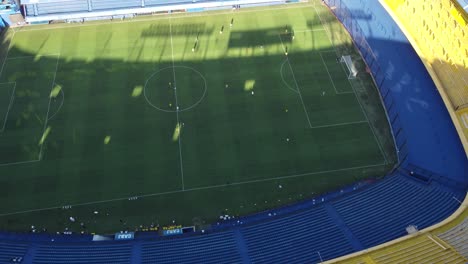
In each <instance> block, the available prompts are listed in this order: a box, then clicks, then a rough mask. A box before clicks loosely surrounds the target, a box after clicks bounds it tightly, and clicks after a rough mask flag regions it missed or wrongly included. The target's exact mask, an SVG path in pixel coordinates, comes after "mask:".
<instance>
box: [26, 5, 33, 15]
mask: <svg viewBox="0 0 468 264" xmlns="http://www.w3.org/2000/svg"><path fill="white" fill-rule="evenodd" d="M24 10H25V12H26V15H27V16H34V5H25V6H24Z"/></svg>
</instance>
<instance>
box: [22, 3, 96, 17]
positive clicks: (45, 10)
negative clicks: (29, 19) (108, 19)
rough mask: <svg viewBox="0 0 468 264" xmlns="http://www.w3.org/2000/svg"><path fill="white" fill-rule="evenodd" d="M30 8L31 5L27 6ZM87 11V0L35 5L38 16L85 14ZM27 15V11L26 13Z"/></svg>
mask: <svg viewBox="0 0 468 264" xmlns="http://www.w3.org/2000/svg"><path fill="white" fill-rule="evenodd" d="M29 6H31V7H32V5H28V8H29ZM86 11H88V1H87V0H73V1H63V2H60V3H39V4H37V13H38V15H47V14H57V13H70V12H86ZM28 14H29V11H28Z"/></svg>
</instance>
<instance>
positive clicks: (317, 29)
mask: <svg viewBox="0 0 468 264" xmlns="http://www.w3.org/2000/svg"><path fill="white" fill-rule="evenodd" d="M315 31H325V29H324V28H316V29H301V30H294V33H302V32H315Z"/></svg>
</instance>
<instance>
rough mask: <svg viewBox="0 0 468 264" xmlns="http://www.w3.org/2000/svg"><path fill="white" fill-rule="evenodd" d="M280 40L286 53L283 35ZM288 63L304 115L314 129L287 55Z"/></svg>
mask: <svg viewBox="0 0 468 264" xmlns="http://www.w3.org/2000/svg"><path fill="white" fill-rule="evenodd" d="M278 38H279V39H280V41H281V47H282V48H283V52H285V53H286V48H285V47H284V43H283V39H282V38H281V35H278ZM286 61H287V62H288V65H289V69H291V74H292V76H293V79H294V83H295V84H296V88H297V94H299V98H300V99H301V103H302V107H303V108H304V113H305V114H306V117H307V122H308V123H309V127H312V123H311V122H310V118H309V114H308V113H307V108H306V106H305V104H304V100H303V99H302V94H301V89H300V88H299V85H298V84H297V80H296V76H295V74H294V70H293V68H292V66H291V62H290V61H289V57H288V56H287V55H286Z"/></svg>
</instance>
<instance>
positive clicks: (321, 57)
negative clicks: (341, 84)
mask: <svg viewBox="0 0 468 264" xmlns="http://www.w3.org/2000/svg"><path fill="white" fill-rule="evenodd" d="M319 55H320V59H322V62H323V65H324V66H325V70H327V73H328V77H329V78H330V82H331V84H332V85H333V89H335V93H337V94H338V90H337V89H336V86H335V82H334V81H333V78H332V76H331V74H330V71H329V70H328V67H327V64H326V63H325V60H324V59H323V56H322V53H321V52H319Z"/></svg>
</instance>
